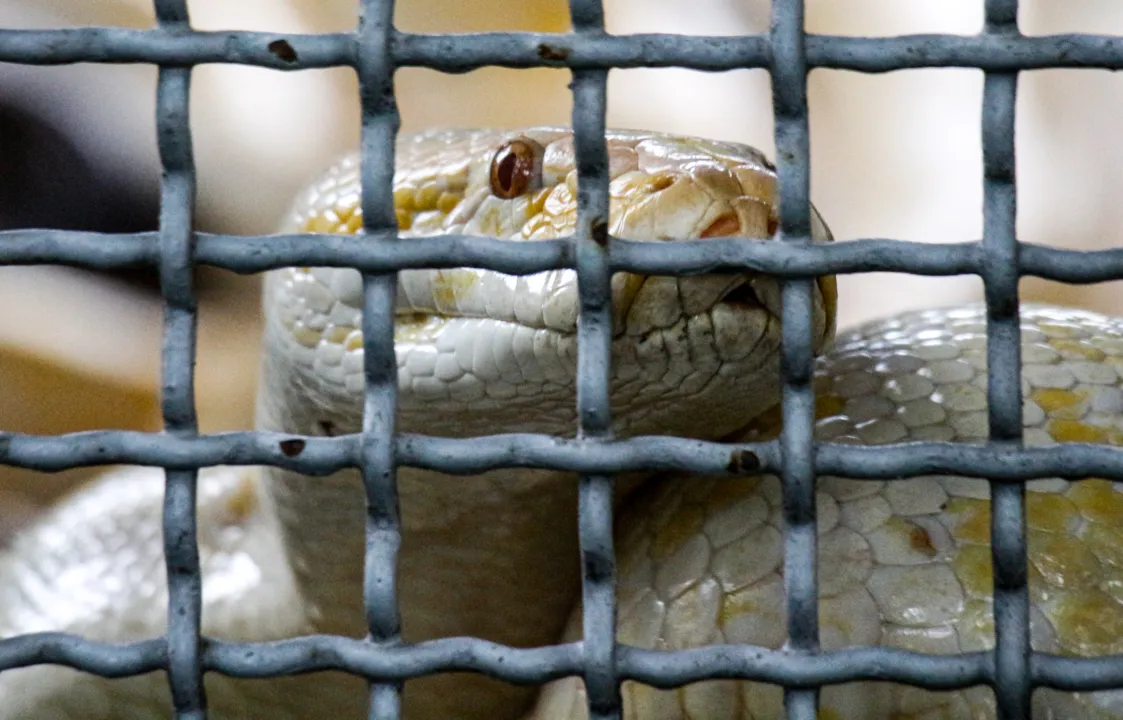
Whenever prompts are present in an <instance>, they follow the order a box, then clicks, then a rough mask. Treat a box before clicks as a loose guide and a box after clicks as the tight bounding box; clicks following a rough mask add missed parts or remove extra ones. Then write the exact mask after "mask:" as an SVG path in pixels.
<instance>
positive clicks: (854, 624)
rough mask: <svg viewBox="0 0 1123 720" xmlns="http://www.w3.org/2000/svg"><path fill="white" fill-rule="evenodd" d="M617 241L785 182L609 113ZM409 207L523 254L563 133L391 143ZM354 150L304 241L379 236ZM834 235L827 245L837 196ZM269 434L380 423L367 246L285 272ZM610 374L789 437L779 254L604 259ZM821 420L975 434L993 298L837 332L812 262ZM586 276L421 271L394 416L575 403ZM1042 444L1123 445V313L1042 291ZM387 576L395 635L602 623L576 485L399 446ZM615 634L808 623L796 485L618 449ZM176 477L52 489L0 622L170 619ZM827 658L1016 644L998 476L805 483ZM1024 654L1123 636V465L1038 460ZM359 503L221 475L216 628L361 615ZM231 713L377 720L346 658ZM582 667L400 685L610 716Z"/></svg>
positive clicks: (890, 436) (692, 717) (1033, 435)
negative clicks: (360, 257) (758, 266)
mask: <svg viewBox="0 0 1123 720" xmlns="http://www.w3.org/2000/svg"><path fill="white" fill-rule="evenodd" d="M605 141H606V144H607V150H608V158H609V169H608V173H609V176H610V184H609V196H610V217H609V222H608V231H609V233H610V235H611V236H613V237H622V238H627V239H630V240H636V241H640V242H652V243H671V242H683V241H691V242H699V243H704V242H706V241H707V239H709V238H721V237H741V238H756V239H755V240H746V242H777V241H779V240H778V238H779V237H780V234H779V233H778V230H777V228H778V223H779V210H778V207H779V205H778V192H779V190H778V181H777V175H776V171H775V168H774V166H773V165H771V164H770V163H769V161H768V160H767V159H766V158H765V156H764V155H762V154H761V153H760V152H758V151H756V150H754V149H752V148H750V147H747V146H744V145H741V144H736V143H730V142H719V141H713V140H705V139H698V138H691V137H684V136H677V135H668V134H660V133H654V132H640V131H615V130H613V131H609V132H608V133H607V135H606V140H605ZM396 161H397V164H396V168H395V174H394V181H393V196H394V205H395V211H396V215H397V221H398V225H399V234H400V236H401V240H400V241H401V242H409V241H410V239H411V238H416V237H423V236H430V235H437V234H441V233H458V234H464V235H478V236H491V237H497V238H500V239H502V240H507V241H511V242H535V241H540V240H548V239H556V238H564V237H568V236H570V235H572V234H573V233H574V231H575V228H576V223H577V200H576V198H577V172H576V163H575V151H574V140H573V135H572V133H571V131H570V130H568V129H566V128H550V127H547V128H524V129H514V130H500V129H475V130H471V129H451V130H430V131H425V132H421V133H417V134H409V135H401V136H399V138H398V142H397V149H396ZM359 177H360V174H359V159H358V157H357V156H356V155H351V156H349V157H346V158H344V159H342V160H341V161H339V162H337V163H336V164H335V165H334V166H332V168H331V169H330V170H328V171H327V172H326V173H325V174H324V175H322V176H320V177H318V178H317V179H315V181H314V182H312V183H311V184H310V185H309V187H308V188H307V189H306V190H304V191H303V192H302V193H301V194H300V195H299V197H298V198H297V199H296V201H295V203H294V205H293V207H292V210H291V212H289V214H288V215H287V216H286V218H285V220H284V221H283V223H282V230H283V231H285V232H309V233H322V234H356V233H360V232H361V231H362V228H363V218H362V211H361V184H360V179H359ZM812 221H813V222H812V234H813V239H814V241H815V242H823V243H825V242H831V241H832V238H831V233H830V231H829V230H828V229H827V226H826V224H825V223H824V222H823V220H822V218H821V217H820V216H819V215H818V213H817V212H815V211H813V216H812ZM262 287H263V289H262V294H263V312H264V317H265V323H264V331H263V334H264V336H263V341H262V353H261V369H260V381H259V388H258V392H257V420H256V427H257V428H259V429H261V430H267V431H277V432H283V433H292V434H297V435H307V436H314V437H317V436H338V435H344V434H350V433H356V432H358V431H359V430H360V428H361V423H362V416H363V390H364V381H363V377H364V375H363V362H364V358H363V352H364V351H363V347H364V345H363V342H364V339H363V333H362V329H361V328H362V307H363V284H362V276H361V275H360V273H359V272H358V271H356V270H354V269H351V268H314V267H290V268H283V269H278V270H272V271H269V272H268V273H266V274H265V278H264V282H263V286H262ZM610 290H611V300H612V331H611V356H612V366H611V370H610V376H609V389H610V397H611V405H612V431H613V433H614V434H615V436H616V437H632V436H638V435H675V436H681V437H687V438H694V439H698V440H710V441H752V440H759V439H767V438H770V437H774V436H775V435H776V434H777V433H778V430H779V428H780V426H781V424H782V423H781V417H780V412H779V410H778V408H777V405H778V403H779V398H780V394H781V383H780V379H779V378H780V365H781V362H780V356H781V340H780V338H781V328H782V325H781V310H780V307H781V300H780V296H781V293H780V289H779V284H778V281H777V280H776V279H775V278H773V277H770V276H768V275H766V274H762V273H757V272H752V271H748V270H745V271H739V272H709V273H702V274H698V275H692V276H684V277H663V276H644V275H640V274H635V273H627V272H620V273H616V274H615V275H613V277H612V281H611V288H610ZM812 294H813V303H812V313H811V314H812V318H811V320H812V323H811V326H812V327H811V333H812V341H813V346H814V351H815V353H816V355H817V356H818V358H817V360H816V365H815V371H814V386H815V390H816V415H815V417H816V420H815V433H816V437H817V438H818V439H820V440H824V441H831V442H835V443H852V444H860V445H879V444H887V443H905V442H910V441H953V442H963V443H979V442H984V441H985V440H986V438H987V433H988V424H987V394H986V379H987V374H986V342H987V340H986V309H985V307H983V306H981V305H963V306H956V307H947V308H937V309H930V310H924V311H917V312H911V313H905V314H901V315H898V316H895V317H890V318H887V319H883V320H879V321H874V322H871V323H867V324H865V325H862V326H860V327H857V328H853V329H850V330H847V331H844V332H836V329H835V318H836V314H837V303H838V297H837V290H836V285H835V281H834V279H833V278H832V277H822V278H818V279H817V280H815V281H814V282H813V283H812ZM579 307H580V299H579V292H578V286H577V277H576V274H575V272H574V271H573V270H569V269H559V270H550V271H545V272H539V273H536V274H531V275H526V276H510V275H504V274H501V273H498V272H495V271H489V270H483V269H474V268H454V269H410V270H403V271H401V272H400V273H399V276H398V287H397V291H396V297H395V301H394V310H393V313H394V322H395V328H394V354H395V357H396V362H397V378H398V404H397V417H396V429H397V431H399V432H412V433H421V434H427V435H435V436H445V437H454V438H470V437H475V436H478V435H481V434H486V435H492V434H502V433H512V432H518V433H542V434H548V435H552V436H556V437H560V438H566V437H570V438H571V437H574V436H575V428H576V426H577V411H576V389H575V387H576V382H575V378H576V373H577V327H578V316H579V312H578V308H579ZM1020 313H1021V315H1020V322H1021V333H1022V334H1021V342H1022V359H1023V369H1022V385H1023V391H1024V407H1023V414H1022V416H1023V421H1024V437H1025V442H1026V443H1027V444H1030V445H1049V444H1054V443H1060V442H1070V441H1083V442H1097V443H1107V444H1120V441H1121V439H1123V380H1121V379H1120V375H1121V373H1123V369H1121V368H1123V320H1120V319H1116V318H1110V317H1106V316H1103V315H1098V314H1094V313H1091V312H1086V311H1082V310H1078V309H1074V308H1062V307H1055V306H1047V305H1033V304H1024V305H1023V306H1022V307H1021V309H1020ZM397 483H398V492H399V503H400V517H401V546H400V552H399V558H398V569H397V596H398V599H399V602H400V609H401V621H402V637H403V641H404V642H407V643H416V642H422V641H425V640H428V639H433V638H447V637H462V636H470V637H477V638H483V639H485V640H489V641H493V642H496V643H501V644H504V645H508V646H512V647H540V646H545V645H550V644H554V643H557V642H561V641H566V642H568V641H579V640H580V632H581V622H580V617H581V616H580V608H579V606H578V605H579V601H578V598H579V597H580V583H581V574H582V573H581V566H580V559H579V556H580V552H579V540H578V532H577V488H578V478H577V477H575V476H574V475H573V474H570V473H566V472H561V471H553V470H544V469H532V468H505V469H497V470H491V471H488V472H486V473H484V474H482V475H477V476H469V477H455V478H453V477H450V476H446V475H442V474H440V473H438V472H436V471H432V470H426V469H421V468H415V467H401V468H399V469H398V480H397ZM615 490H616V503H617V509H618V511H619V512H618V514H617V519H616V526H615V533H616V556H617V577H616V585H617V589H616V592H617V608H618V613H617V619H616V621H617V640H618V642H620V643H623V644H627V645H631V646H635V647H640V648H650V649H656V650H676V649H683V648H694V647H703V646H706V645H712V644H715V643H737V644H744V645H749V646H754V647H759V648H768V649H782V648H784V647H785V643H786V641H787V638H786V616H785V612H786V611H785V607H786V606H785V602H784V566H783V565H784V562H783V538H784V532H785V528H784V519H783V517H784V516H783V512H782V497H781V487H780V481H779V480H778V479H777V478H776V477H773V476H768V475H754V474H752V473H743V474H738V475H736V476H734V477H694V476H689V475H686V474H683V473H667V472H663V473H656V472H650V473H641V472H636V473H627V474H623V475H620V476H619V477H617V478H616V481H615ZM163 491H164V484H163V473H162V471H161V470H160V469H158V468H150V467H122V468H115V469H111V470H109V471H107V472H106V473H105V474H104V475H102V476H101V477H99V478H98V479H97V480H95V481H93V482H92V483H91V484H89V485H88V486H85V487H84V488H82V489H80V490H79V491H77V492H75V493H74V494H72V495H71V496H68V497H67V498H65V499H63V500H62V501H60V502H59V503H58V504H57V505H56V506H54V507H52V508H50V509H49V510H48V511H46V512H45V513H44V514H43V516H42V517H41V518H40V519H39V520H38V521H37V522H36V523H35V524H34V525H33V526H31V527H30V528H28V529H27V530H26V531H24V532H23V533H22V534H20V535H19V536H18V537H17V538H16V539H15V540H14V541H13V542H12V543H11V545H10V546H9V547H8V548H7V549H6V550H4V551H3V554H2V555H0V637H2V638H12V637H15V636H18V635H23V634H27V633H37V632H58V631H62V632H67V633H74V634H77V635H80V636H82V637H85V638H89V639H92V640H98V641H105V642H124V641H130V640H136V639H145V638H152V637H159V636H160V635H162V634H163V633H165V631H166V629H167V617H166V614H167V603H168V591H167V584H166V577H165V573H166V570H165V565H164V558H163V543H162V535H161V517H162V502H163ZM815 492H816V505H817V524H818V525H817V531H818V549H817V553H818V568H819V570H818V573H819V589H820V596H819V610H818V612H819V618H820V626H821V628H820V639H821V646H822V648H823V649H824V650H832V649H839V648H846V647H856V646H862V647H887V648H900V649H905V650H912V651H916V652H923V653H930V654H937V655H939V654H951V653H960V652H973V651H979V650H986V649H990V648H992V647H993V646H994V620H993V614H994V613H993V609H994V589H993V580H992V567H991V552H990V545H989V543H990V529H989V522H990V521H989V518H990V495H989V486H988V484H987V483H986V482H985V481H983V480H979V479H971V478H964V477H955V476H945V475H929V476H922V477H911V478H907V479H898V480H890V481H870V480H856V479H848V478H843V477H832V476H823V477H819V478H817V480H816V490H815ZM1026 507H1027V532H1028V563H1029V564H1028V571H1029V576H1028V584H1029V598H1030V629H1031V636H1032V644H1033V647H1034V649H1035V650H1038V651H1041V652H1050V653H1058V654H1062V655H1071V656H1082V657H1086V656H1098V655H1105V654H1110V653H1118V652H1120V651H1123V523H1121V522H1120V521H1121V520H1123V490H1121V488H1120V486H1119V485H1118V484H1115V483H1112V482H1110V481H1108V480H1103V479H1096V478H1089V479H1084V480H1081V481H1069V480H1064V479H1059V478H1053V479H1048V478H1046V479H1040V480H1033V481H1030V482H1029V483H1028V484H1027V496H1026ZM365 519H366V508H365V497H364V493H363V488H362V485H361V480H360V478H359V475H358V472H357V471H356V470H354V469H348V470H345V471H341V472H339V473H336V474H334V475H331V476H329V477H325V478H310V477H305V476H302V475H300V474H298V473H295V472H291V471H289V470H285V469H281V468H275V467H216V468H205V469H203V470H201V471H200V475H199V482H198V507H197V527H198V543H199V550H200V562H201V568H202V576H203V585H202V588H203V589H202V607H203V612H202V620H201V622H202V631H203V633H204V635H205V636H207V637H212V638H219V639H223V640H230V641H244V642H265V641H270V640H279V639H284V638H292V637H300V636H305V635H309V634H320V633H326V634H334V635H342V636H347V637H354V638H363V637H364V636H365V635H366V633H367V632H368V630H367V628H368V626H367V620H366V614H365V612H364V608H363V603H362V597H363V556H364V550H365V547H366V545H365V542H366V541H365V539H364V523H365ZM205 687H206V702H207V707H208V711H209V716H210V717H212V718H219V719H228V718H229V719H232V718H246V719H249V720H258V719H261V720H264V719H265V718H271V719H272V718H276V719H280V720H288V719H292V720H296V719H297V718H301V719H307V720H322V719H324V720H326V719H327V718H332V719H336V718H342V719H347V718H360V717H366V716H367V715H366V713H367V711H368V708H367V704H368V683H367V681H366V680H365V679H363V678H358V677H354V676H351V675H349V674H346V673H343V672H336V671H328V672H314V673H308V674H297V675H291V676H286V677H279V678H268V679H246V678H233V677H228V676H225V675H221V674H218V673H214V672H210V673H207V674H206V676H205ZM585 692H586V691H585V688H584V684H583V682H582V680H581V678H580V677H563V678H560V679H557V680H554V681H552V682H550V683H548V684H547V685H546V686H545V687H544V688H538V687H530V686H521V685H515V684H509V683H505V682H501V681H499V680H497V679H494V678H490V677H486V676H484V675H482V674H479V673H465V672H461V673H444V674H435V675H431V676H427V677H422V678H416V679H411V680H408V681H406V682H405V683H404V686H403V696H402V700H401V702H402V715H403V717H405V718H407V719H408V720H422V719H429V718H458V719H461V720H476V719H482V718H495V719H499V720H505V719H508V718H509V719H515V718H526V720H569V719H574V720H576V719H578V718H584V717H587V712H588V710H587V701H588V698H587V697H586V694H585ZM620 694H621V698H622V701H623V713H624V716H625V717H627V718H634V719H636V720H638V719H640V718H681V719H683V720H698V719H699V718H706V719H707V720H713V719H719V718H729V719H737V720H749V719H752V720H771V719H773V718H780V717H783V716H784V715H783V691H782V688H780V687H778V686H775V685H771V684H767V683H762V682H752V681H745V680H730V679H718V680H708V681H703V682H696V683H692V684H690V685H687V686H684V687H679V688H673V689H657V688H654V687H651V686H647V685H643V684H641V683H638V682H634V681H626V682H624V683H622V685H621V687H620ZM820 702H821V709H820V717H821V718H826V719H829V720H840V719H842V718H855V719H857V718H862V719H869V718H885V719H889V718H893V719H896V720H902V719H904V718H910V719H916V720H934V719H936V718H956V719H964V720H967V719H970V720H976V719H978V718H988V717H994V716H995V714H996V711H995V703H994V698H993V693H992V691H991V689H990V688H988V687H985V686H978V687H970V688H966V689H961V690H955V691H934V690H927V689H923V688H917V687H910V686H906V685H899V684H893V683H888V682H873V681H866V682H851V683H844V684H838V685H829V686H827V687H824V688H823V689H822V691H821V697H820ZM1033 707H1034V711H1035V715H1036V717H1045V718H1120V717H1123V694H1120V693H1119V692H1117V691H1098V692H1091V693H1075V692H1062V691H1059V690H1052V689H1038V690H1037V691H1036V692H1035V693H1034V695H1033ZM170 710H171V699H170V691H169V688H168V683H167V677H166V675H165V673H164V672H152V673H148V674H144V675H137V676H129V677H121V678H114V679H104V678H101V677H98V676H96V675H93V674H88V673H85V672H82V671H79V670H76V669H72V668H69V667H64V666H60V665H50V664H39V665H28V666H23V667H17V668H12V669H9V670H5V671H4V672H3V673H0V719H2V720H9V719H12V720H14V719H16V718H19V719H21V720H29V719H33V718H34V719H41V720H75V719H77V718H90V719H102V718H104V719H106V720H108V719H109V718H115V719H123V718H130V719H131V718H136V719H138V720H148V719H149V718H159V717H167V716H168V714H169V712H170Z"/></svg>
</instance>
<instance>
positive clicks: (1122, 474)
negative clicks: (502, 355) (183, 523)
mask: <svg viewBox="0 0 1123 720" xmlns="http://www.w3.org/2000/svg"><path fill="white" fill-rule="evenodd" d="M358 446H359V443H358V436H356V435H342V436H339V437H334V438H318V437H301V436H293V435H284V434H281V433H267V432H233V433H221V434H216V435H205V436H201V437H199V438H197V439H191V440H183V439H178V438H175V437H170V436H164V435H149V434H146V433H140V432H123V431H114V430H99V431H91V432H81V433H69V434H65V435H57V436H50V437H43V436H34V435H21V434H18V433H0V464H3V465H10V466H12V467H21V468H27V469H29V470H39V471H42V472H48V473H50V472H58V471H60V470H68V469H71V468H76V467H93V466H99V465H119V464H130V465H149V466H154V467H166V468H170V469H173V470H183V469H191V468H198V467H209V466H213V465H271V466H276V467H280V468H284V469H286V470H292V471H294V472H300V473H303V474H305V475H312V476H321V475H329V474H331V473H333V472H337V471H338V470H341V469H343V468H348V467H358V466H359V464H360V462H361V461H360V460H359V459H358V457H359V452H358V449H357V448H358ZM779 447H780V446H779V444H778V442H775V441H773V442H764V443H743V444H725V443H716V442H705V441H700V440H689V439H684V438H675V437H664V436H638V437H632V438H626V439H621V440H613V441H594V442H586V441H582V440H570V439H560V440H559V439H556V438H552V437H549V436H542V435H524V434H507V435H483V436H478V437H473V438H443V437H431V436H426V435H409V434H401V435H398V436H397V438H396V440H395V459H396V462H397V463H398V464H399V465H406V466H409V467H420V468H426V469H429V470H436V471H438V472H442V473H447V474H449V475H474V474H478V473H481V472H486V471H488V470H496V469H499V468H507V467H527V468H541V469H547V468H549V469H556V470H566V471H569V472H575V473H590V474H598V473H621V472H630V471H636V470H659V471H667V472H681V473H694V474H698V475H704V476H732V475H738V474H743V473H746V472H762V473H777V472H779V471H780V450H779ZM813 459H814V467H815V472H816V473H817V474H819V475H843V476H846V477H854V478H855V479H867V480H892V479H895V478H900V477H906V476H910V475H932V474H954V475H963V476H965V477H974V478H987V479H991V480H994V481H995V482H1021V481H1022V480H1023V479H1024V480H1033V479H1041V478H1051V477H1061V478H1066V479H1069V480H1078V479H1081V478H1086V477H1102V478H1106V479H1109V480H1116V481H1123V448H1118V447H1113V446H1110V445H1097V444H1091V443H1065V444H1063V445H1056V446H1051V447H1043V446H1037V447H1027V448H1018V447H1011V446H1008V445H1001V444H995V445H957V444H955V443H943V442H918V443H909V444H890V445H878V446H876V447H864V446H860V445H849V444H835V443H829V442H824V443H816V444H815V446H814V456H813ZM44 482H50V480H49V479H44Z"/></svg>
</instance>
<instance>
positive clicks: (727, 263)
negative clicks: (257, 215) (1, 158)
mask: <svg viewBox="0 0 1123 720" xmlns="http://www.w3.org/2000/svg"><path fill="white" fill-rule="evenodd" d="M384 234H385V233H384V232H378V231H376V232H375V233H374V235H375V239H378V238H380V237H382V236H383V235H384ZM196 238H197V241H196V251H195V264H196V265H209V266H212V267H221V268H224V269H227V270H232V271H234V272H238V273H247V274H248V273H257V272H263V271H265V270H272V269H275V268H280V267H289V266H293V265H298V266H317V267H320V266H322V267H355V268H358V269H360V270H363V271H365V272H370V273H381V272H392V271H395V270H405V269H409V268H417V267H426V268H453V267H486V268H489V269H492V270H495V271H497V272H502V273H506V274H508V275H530V274H533V273H537V272H542V271H544V270H552V269H556V268H572V267H573V265H574V262H575V261H574V252H573V243H572V240H571V239H559V240H542V241H539V242H534V243H512V242H507V241H506V240H498V239H495V238H486V237H476V236H469V235H442V236H435V237H427V238H412V239H411V240H410V241H409V242H408V243H399V244H394V245H390V246H386V245H381V246H379V245H376V244H375V243H373V242H370V240H371V238H370V237H366V238H365V240H366V242H363V243H356V242H354V239H353V238H351V237H344V236H338V237H334V236H325V235H311V234H291V235H247V236H242V235H213V234H209V233H196ZM155 240H156V234H155V233H134V234H106V235H99V234H98V233H91V232H77V231H68V230H6V231H2V232H0V264H4V265H43V264H52V265H69V266H72V267H82V268H90V269H94V270H112V269H128V268H137V267H145V266H150V265H155V264H156V263H157V262H158V254H157V253H156V252H155V251H154V249H153V248H154V243H155ZM612 240H613V242H612V243H611V245H612V248H611V250H610V252H609V263H610V266H611V268H612V271H613V272H634V273H640V274H647V275H691V274H697V273H702V272H712V271H729V270H754V271H757V272H763V273H767V274H769V275H775V276H777V277H780V278H788V279H792V278H801V277H813V276H819V275H845V274H853V273H866V272H900V273H904V272H907V273H910V274H913V275H929V276H940V275H974V274H979V273H980V272H982V267H983V265H984V263H985V262H986V254H985V253H984V251H983V248H982V244H981V243H980V242H971V243H922V242H912V241H907V240H885V239H873V238H869V239H861V240H850V241H844V242H843V241H840V242H834V243H831V244H829V245H813V246H804V245H796V244H792V243H786V244H779V243H759V242H752V243H746V242H745V241H744V239H741V238H714V239H710V240H706V241H705V242H696V241H690V240H688V241H684V242H681V243H674V244H661V245H653V244H652V243H644V242H635V241H629V240H624V239H617V238H613V239H612ZM1019 247H1020V265H1019V268H1020V271H1021V274H1022V276H1023V277H1024V276H1033V277H1040V278H1044V279H1046V280H1056V281H1058V282H1064V283H1071V284H1091V283H1101V282H1107V281H1109V280H1114V279H1117V278H1119V277H1121V276H1123V248H1110V249H1106V250H1086V251H1083V250H1066V249H1063V248H1055V247H1049V246H1047V245H1035V244H1032V243H1020V244H1019Z"/></svg>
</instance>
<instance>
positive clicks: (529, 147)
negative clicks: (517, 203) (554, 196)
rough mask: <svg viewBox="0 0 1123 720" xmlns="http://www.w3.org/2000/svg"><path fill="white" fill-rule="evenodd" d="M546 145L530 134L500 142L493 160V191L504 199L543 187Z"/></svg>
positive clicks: (491, 178) (491, 175) (491, 177)
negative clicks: (535, 139)
mask: <svg viewBox="0 0 1123 720" xmlns="http://www.w3.org/2000/svg"><path fill="white" fill-rule="evenodd" d="M544 153H545V149H544V148H543V147H542V146H541V145H539V144H538V143H536V142H534V141H533V140H531V139H530V138H528V137H519V138H515V139H514V140H511V141H510V142H508V143H506V144H504V145H502V146H500V148H499V149H498V150H496V151H495V157H494V158H493V159H492V161H491V174H490V180H491V192H492V194H493V195H495V196H496V197H499V198H503V199H504V200H510V199H511V198H514V197H518V196H519V195H522V194H523V193H525V192H526V191H528V190H537V189H538V188H540V187H542V155H543V154H544Z"/></svg>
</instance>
